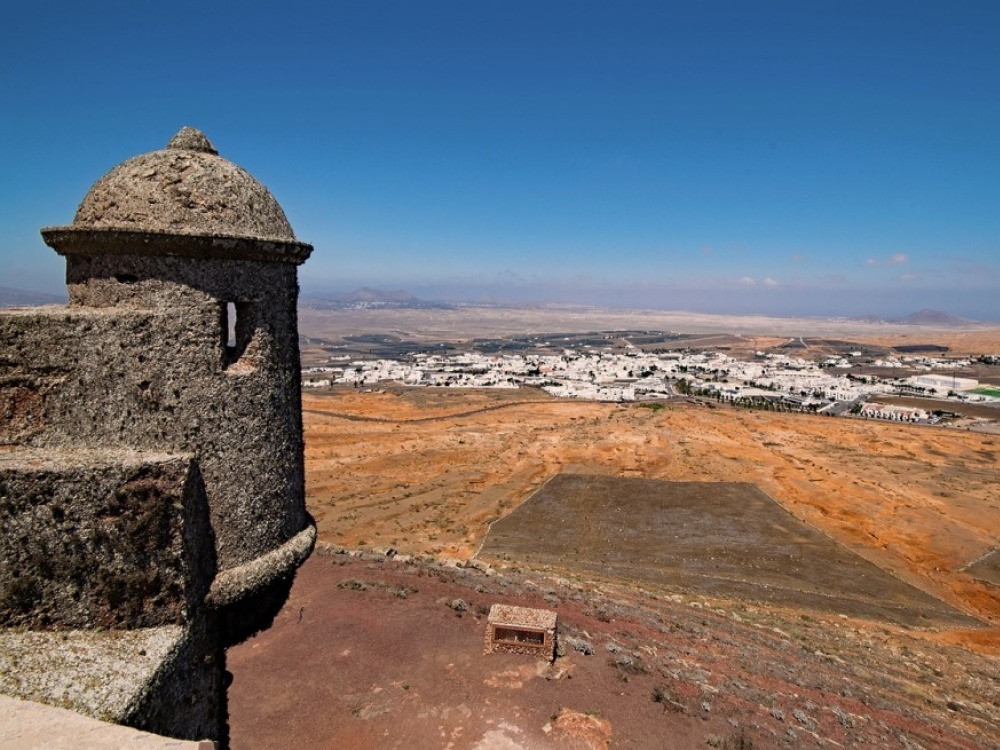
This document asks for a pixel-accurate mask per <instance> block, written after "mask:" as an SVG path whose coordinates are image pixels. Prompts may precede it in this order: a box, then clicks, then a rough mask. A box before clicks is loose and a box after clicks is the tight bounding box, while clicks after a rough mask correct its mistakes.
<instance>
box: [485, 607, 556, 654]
mask: <svg viewBox="0 0 1000 750" xmlns="http://www.w3.org/2000/svg"><path fill="white" fill-rule="evenodd" d="M555 648H556V613H555V612H552V611H551V610H547V609H533V608H530V607H516V606H514V605H511V604H494V605H493V606H492V607H490V614H489V617H488V618H487V620H486V643H485V646H484V648H483V653H485V654H493V653H508V654H530V655H532V656H541V657H544V658H545V659H548V660H550V661H551V660H552V659H553V658H554V657H555Z"/></svg>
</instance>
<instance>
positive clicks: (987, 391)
mask: <svg viewBox="0 0 1000 750" xmlns="http://www.w3.org/2000/svg"><path fill="white" fill-rule="evenodd" d="M972 392H973V393H978V394H979V395H980V396H992V397H993V398H1000V388H994V387H993V386H989V385H984V386H980V387H979V388H973V389H972Z"/></svg>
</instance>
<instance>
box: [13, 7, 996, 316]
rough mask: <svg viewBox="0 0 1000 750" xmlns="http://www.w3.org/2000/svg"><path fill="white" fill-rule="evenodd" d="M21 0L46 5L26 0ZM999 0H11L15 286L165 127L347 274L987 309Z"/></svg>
mask: <svg viewBox="0 0 1000 750" xmlns="http://www.w3.org/2000/svg"><path fill="white" fill-rule="evenodd" d="M29 5H30V6H31V7H29ZM997 39H1000V3H997V2H992V0H982V1H977V2H972V1H961V0H960V1H957V2H956V1H954V0H953V1H951V2H934V3H927V2H919V1H918V0H909V1H905V2H904V1H900V2H879V1H878V0H866V1H865V2H851V1H837V2H834V1H833V0H830V1H820V0H815V1H809V0H801V1H798V2H754V3H750V2H712V1H710V0H709V1H705V2H696V1H695V0H688V1H687V2H678V3H661V2H656V3H653V2H650V3H640V2H632V3H630V2H606V3H605V2H602V3H598V2H587V1H586V0H582V1H577V2H542V1H541V0H534V1H532V2H521V1H519V0H507V1H505V2H467V1H465V2H434V1H433V0H430V1H428V2H411V1H407V2H379V1H378V0H357V1H350V2H348V1H344V0H328V1H327V2H316V3H296V2H287V3H274V2H269V3H254V2H240V3H236V2H233V3H222V2H210V1H208V0H203V2H200V3H189V2H183V1H182V2H176V3H171V4H169V5H164V4H162V3H143V2H134V0H132V1H131V2H103V1H101V0H95V1H94V2H88V3H68V2H67V3H62V4H60V3H51V2H50V3H36V4H28V3H17V4H9V7H7V8H6V9H5V21H4V24H3V28H2V29H0V82H2V89H0V97H2V113H3V116H2V118H0V151H2V152H0V165H2V166H0V169H2V172H0V285H2V286H14V287H21V288H27V289H35V290H40V291H46V290H47V291H52V290H58V289H59V288H61V285H62V273H63V271H62V269H63V264H62V260H61V259H60V258H59V257H58V256H56V255H55V253H54V252H52V251H51V250H49V249H48V248H46V247H45V246H44V244H43V243H42V242H41V239H40V238H39V236H38V229H39V227H41V226H47V225H54V224H56V225H58V224H66V223H69V222H70V221H71V220H72V216H73V213H74V211H75V209H76V206H77V204H78V203H79V201H80V199H81V198H82V197H83V195H84V193H85V192H86V190H87V189H88V188H89V186H90V184H91V183H93V181H94V180H96V179H97V178H98V177H99V176H100V175H102V174H103V173H104V172H106V171H107V170H108V169H110V168H111V167H112V166H114V165H115V164H117V163H118V162H120V161H122V160H124V159H126V158H128V157H130V156H133V155H135V154H138V153H142V152H144V151H149V150H153V149H155V148H160V147H162V146H163V145H164V144H165V143H166V141H167V140H168V139H169V138H170V137H171V135H173V133H174V132H175V131H176V130H178V129H179V128H180V127H181V126H182V125H192V126H195V127H198V128H200V129H202V130H204V131H205V132H206V134H207V135H208V136H209V138H210V139H212V141H213V142H214V143H215V145H216V147H217V148H218V149H219V151H220V153H221V154H222V155H223V156H225V157H227V158H229V159H231V160H233V161H234V162H236V163H237V164H240V165H241V166H243V167H245V168H246V169H248V170H249V171H250V172H251V173H252V174H254V175H255V176H256V177H257V178H258V179H260V180H261V181H262V182H263V183H264V184H265V185H267V186H268V187H269V188H270V189H271V190H272V192H274V194H275V195H276V196H277V198H278V200H279V201H280V202H281V204H282V206H283V207H284V208H285V211H286V213H287V214H288V216H289V219H290V220H291V222H292V225H293V227H294V228H295V231H296V233H297V234H298V236H299V237H300V238H301V239H303V240H305V241H308V242H311V243H313V244H314V245H315V247H316V250H315V253H314V255H313V258H312V259H311V260H310V261H309V262H308V263H307V265H306V266H304V267H303V269H302V273H301V279H302V285H303V289H304V290H305V291H306V292H310V291H312V292H315V291H320V290H342V291H347V290H350V289H352V288H356V287H358V286H361V285H368V286H373V287H378V288H384V289H388V288H392V289H397V288H403V289H407V290H409V291H411V292H413V293H415V294H418V295H420V296H425V297H437V298H444V297H451V298H466V299H479V298H490V297H493V298H504V299H510V300H515V301H558V302H577V303H588V302H590V303H594V304H610V305H619V306H640V307H657V308H663V309H688V310H704V311H712V312H740V313H768V314H816V315H860V314H866V313H874V314H880V315H902V314H906V313H909V312H912V311H914V310H916V309H920V308H923V307H931V308H937V309H944V310H947V311H949V312H951V313H953V314H958V315H965V316H968V317H973V318H978V319H988V320H1000V48H998V43H997Z"/></svg>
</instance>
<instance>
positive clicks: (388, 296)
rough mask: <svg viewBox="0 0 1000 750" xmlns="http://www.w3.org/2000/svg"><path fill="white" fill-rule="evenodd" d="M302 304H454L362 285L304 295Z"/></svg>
mask: <svg viewBox="0 0 1000 750" xmlns="http://www.w3.org/2000/svg"><path fill="white" fill-rule="evenodd" d="M302 306H303V307H307V308H313V309H315V310H345V309H346V310H372V309H386V308H390V309H391V308H397V309H400V308H432V309H434V308H439V309H450V308H451V307H452V306H451V305H448V304H445V303H442V302H429V301H427V300H422V299H417V298H416V297H414V296H413V295H412V294H410V293H409V292H405V291H403V290H401V289H397V290H396V291H392V292H384V291H382V290H381V289H371V288H369V287H362V288H361V289H357V290H355V291H353V292H347V293H341V294H328V295H325V294H321V293H312V294H304V295H303V296H302Z"/></svg>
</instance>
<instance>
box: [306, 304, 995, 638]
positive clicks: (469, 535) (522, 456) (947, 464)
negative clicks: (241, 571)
mask: <svg viewBox="0 0 1000 750" xmlns="http://www.w3.org/2000/svg"><path fill="white" fill-rule="evenodd" d="M401 313H402V314H401ZM312 315H314V316H315V317H311V315H310V313H309V312H308V311H307V312H306V314H305V315H304V320H303V323H302V327H303V330H304V331H305V332H306V333H307V334H323V335H330V334H331V333H333V332H334V329H338V328H339V329H343V328H347V329H348V330H350V329H353V330H355V331H357V330H365V331H394V332H396V333H397V334H402V335H405V336H409V337H418V336H419V337H424V338H426V339H428V340H436V339H437V338H438V337H442V339H443V338H444V337H448V338H450V339H451V340H455V338H463V337H466V338H468V337H472V336H476V335H480V336H482V335H498V334H500V333H510V332H511V331H524V330H536V331H545V330H613V329H616V328H633V329H634V328H644V329H653V328H656V329H659V330H670V329H672V330H687V331H693V332H706V333H707V332H709V331H716V332H719V331H725V332H727V333H731V334H735V335H736V336H737V337H738V338H739V339H741V340H742V341H744V342H745V346H746V348H747V349H748V350H753V349H756V348H766V347H767V346H769V345H773V344H774V342H775V341H780V340H781V339H782V337H784V336H793V335H803V334H805V335H818V334H820V333H821V334H822V335H827V336H833V335H836V336H840V337H843V338H848V339H849V340H852V341H858V342H870V343H879V344H882V345H886V344H892V343H893V342H896V343H899V342H903V343H906V342H911V343H912V342H914V341H920V342H921V343H939V344H944V345H947V346H949V347H950V348H951V351H952V352H953V353H984V352H996V351H1000V329H997V328H990V327H983V326H979V327H969V328H962V329H954V328H947V327H941V328H927V327H923V326H920V327H917V326H898V325H875V324H871V323H862V322H856V321H814V320H791V319H761V318H725V317H721V316H691V315H687V314H683V315H677V316H675V317H671V314H669V313H663V314H661V313H649V314H640V313H619V312H614V313H601V312H599V311H586V312H576V311H559V312H558V313H556V314H555V317H554V318H552V317H551V316H550V314H549V311H544V312H539V311H525V310H516V311H496V312H489V311H485V312H484V311H472V313H471V314H466V313H465V311H463V314H462V315H461V316H460V315H459V314H458V313H457V312H456V311H422V310H421V311H360V312H357V311H344V312H338V313H335V314H331V313H330V312H329V311H322V312H317V313H313V314H312ZM359 318H360V319H359ZM388 323H391V324H392V325H391V326H389V325H387V324H388ZM308 356H309V352H308V350H307V351H306V357H308ZM303 406H304V412H305V425H306V450H307V472H308V476H307V482H308V497H309V505H310V509H311V511H312V513H313V514H314V515H315V517H316V519H317V522H318V525H319V532H320V538H321V539H322V540H325V541H329V542H331V543H335V544H340V545H344V546H348V547H355V546H358V547H368V548H386V547H393V548H395V549H396V550H399V551H400V552H403V553H408V554H416V555H433V556H442V557H452V558H457V559H462V560H464V559H468V558H470V557H471V556H473V555H475V554H476V552H477V550H478V549H479V547H480V545H481V544H482V543H483V540H484V538H485V536H486V533H487V531H488V528H489V524H490V523H491V522H493V521H494V520H496V519H497V518H500V517H502V516H504V515H506V514H508V513H510V512H511V511H512V510H513V509H515V508H516V507H518V506H519V505H520V504H521V503H523V502H524V501H525V500H526V499H527V498H528V497H530V496H531V494H532V493H533V492H534V491H535V490H536V489H538V488H539V487H540V486H541V485H542V484H544V483H545V482H546V481H547V480H548V479H549V478H550V477H552V476H554V475H556V474H558V473H561V472H569V473H583V474H588V473H590V474H602V475H609V476H622V477H640V478H645V479H660V480H673V481H685V482H692V481H693V482H749V483H752V484H754V485H756V486H757V487H759V488H760V489H761V490H763V491H764V492H765V493H767V494H768V495H769V496H770V497H772V498H773V499H774V500H775V501H777V502H778V503H780V504H781V505H782V506H783V507H784V508H785V509H786V510H787V511H789V512H790V513H791V514H792V515H793V516H795V517H796V518H798V519H801V520H802V521H803V522H805V523H806V524H808V525H810V526H812V527H814V528H816V529H818V530H820V531H822V532H823V533H825V534H827V535H828V536H829V537H831V538H832V539H833V540H835V541H836V542H839V543H840V544H842V545H844V546H845V547H846V548H847V549H849V550H851V551H853V552H855V553H857V554H859V555H861V556H862V557H864V558H866V559H867V560H869V561H871V562H872V563H874V564H875V565H877V566H878V567H880V568H882V569H883V570H886V571H889V572H891V573H892V574H894V575H896V576H898V577H899V578H900V579H902V580H903V581H905V582H908V583H911V584H913V585H915V586H916V587H918V588H920V589H922V590H924V591H926V592H928V593H930V594H932V595H934V596H937V597H939V598H940V599H942V600H943V601H945V602H947V603H949V604H951V605H952V606H954V607H955V608H957V609H959V610H960V611H962V612H965V613H967V614H970V615H973V616H975V617H978V618H979V619H981V620H983V621H984V622H988V623H992V625H993V627H992V628H985V629H968V630H944V631H940V632H939V633H937V634H934V635H932V636H931V637H936V638H940V639H943V640H950V641H958V642H962V643H964V644H966V645H967V646H969V647H971V648H974V649H977V650H978V649H981V650H984V651H986V652H992V653H1000V630H998V629H997V628H998V626H1000V597H998V593H997V589H996V587H995V586H994V585H991V584H989V583H986V582H983V581H982V580H979V579H977V578H975V577H974V576H973V575H971V574H970V573H968V572H966V571H965V570H964V569H965V568H966V566H968V565H969V564H970V563H972V562H974V561H976V560H977V559H979V558H981V557H983V556H984V555H986V554H988V553H989V552H990V551H991V550H994V549H996V548H997V546H998V544H1000V537H998V532H997V530H998V529H1000V482H998V481H997V480H998V477H1000V474H998V470H1000V437H997V436H994V435H989V434H979V433H973V432H968V431H963V430H956V429H948V428H938V427H917V426H907V425H897V424H888V423H880V422H872V421H861V420H855V419H844V418H833V417H825V416H808V415H804V414H775V413H770V412H760V411H745V410H739V409H733V408H710V407H709V406H707V405H698V404H694V403H688V402H680V401H678V402H670V403H668V404H666V407H665V408H664V409H659V410H653V409H649V408H646V407H644V406H642V405H639V404H624V405H618V404H602V403H590V402H581V401H572V400H560V399H554V398H551V397H549V396H548V395H546V394H544V393H542V392H540V391H538V390H534V389H520V390H514V391H496V390H448V389H444V390H429V389H414V388H404V387H397V386H389V387H386V388H378V389H375V390H374V391H372V392H363V391H362V390H359V389H353V388H332V389H328V390H326V391H321V392H319V391H314V392H309V393H307V394H306V395H305V396H304V403H303ZM543 542H544V540H540V543H543Z"/></svg>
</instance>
